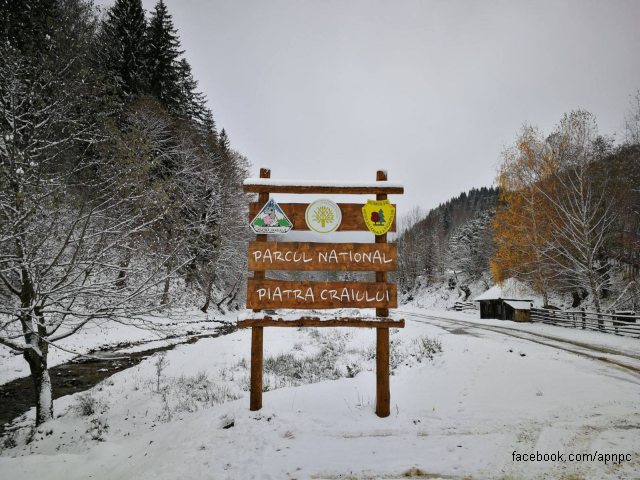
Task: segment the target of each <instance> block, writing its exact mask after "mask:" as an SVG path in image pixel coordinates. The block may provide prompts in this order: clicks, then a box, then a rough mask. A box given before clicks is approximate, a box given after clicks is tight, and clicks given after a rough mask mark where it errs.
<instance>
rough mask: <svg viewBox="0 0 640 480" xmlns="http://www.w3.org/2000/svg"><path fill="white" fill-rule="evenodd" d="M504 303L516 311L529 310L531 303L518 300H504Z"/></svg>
mask: <svg viewBox="0 0 640 480" xmlns="http://www.w3.org/2000/svg"><path fill="white" fill-rule="evenodd" d="M504 303H506V304H507V305H509V306H510V307H512V308H514V309H516V310H531V302H527V301H518V300H505V301H504Z"/></svg>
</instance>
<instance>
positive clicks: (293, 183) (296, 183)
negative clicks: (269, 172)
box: [244, 178, 404, 188]
mask: <svg viewBox="0 0 640 480" xmlns="http://www.w3.org/2000/svg"><path fill="white" fill-rule="evenodd" d="M244 185H267V186H275V187H359V188H380V187H393V188H404V187H403V186H402V183H401V182H389V181H380V182H364V181H363V182H349V181H328V180H272V179H270V178H247V179H246V180H245V181H244Z"/></svg>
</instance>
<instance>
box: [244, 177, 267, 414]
mask: <svg viewBox="0 0 640 480" xmlns="http://www.w3.org/2000/svg"><path fill="white" fill-rule="evenodd" d="M270 177H271V170H270V169H268V168H261V169H260V178H270ZM268 201H269V192H268V191H267V192H262V193H260V195H258V202H259V203H262V204H263V205H264V204H265V203H267V202H268ZM256 240H257V241H259V242H266V241H267V236H266V235H256ZM253 278H254V279H255V280H258V281H260V280H264V279H265V272H264V270H263V271H261V272H254V273H253ZM247 307H248V305H247ZM259 311H260V309H258V308H257V309H255V310H254V312H259ZM262 345H263V328H262V327H255V328H252V329H251V379H250V383H251V386H250V392H249V409H250V410H251V411H256V410H260V409H261V408H262V358H263V357H262V355H263V347H262Z"/></svg>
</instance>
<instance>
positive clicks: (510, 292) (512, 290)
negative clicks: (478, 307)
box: [474, 278, 535, 302]
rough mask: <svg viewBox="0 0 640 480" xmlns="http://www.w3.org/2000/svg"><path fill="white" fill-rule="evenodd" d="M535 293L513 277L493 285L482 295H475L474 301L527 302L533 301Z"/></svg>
mask: <svg viewBox="0 0 640 480" xmlns="http://www.w3.org/2000/svg"><path fill="white" fill-rule="evenodd" d="M534 297H535V295H534V294H532V293H531V292H530V291H529V289H528V288H527V287H525V286H524V285H522V284H521V283H519V282H516V281H515V280H514V279H513V278H510V279H509V280H506V281H505V282H504V283H503V284H502V286H500V285H494V286H493V287H491V288H490V289H489V290H487V291H486V292H484V293H483V294H482V295H480V296H478V297H476V298H475V299H474V301H476V302H478V301H480V300H507V299H508V300H524V301H528V302H532V301H534Z"/></svg>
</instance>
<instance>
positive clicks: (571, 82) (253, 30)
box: [99, 0, 640, 212]
mask: <svg viewBox="0 0 640 480" xmlns="http://www.w3.org/2000/svg"><path fill="white" fill-rule="evenodd" d="M99 3H106V4H109V3H111V2H99ZM165 3H166V4H167V6H168V8H169V12H170V13H171V14H172V15H173V18H174V22H175V24H176V27H177V28H178V30H179V35H180V39H181V41H182V46H183V49H184V50H186V54H185V55H186V57H187V58H188V60H189V61H190V63H191V65H192V67H193V71H194V74H195V76H196V78H197V79H198V80H199V82H200V88H201V90H202V91H203V92H204V93H205V94H206V95H207V97H208V99H209V106H210V108H211V109H212V110H213V114H214V117H215V119H216V121H217V124H218V127H219V128H222V127H224V128H225V129H226V130H227V132H228V133H229V136H230V138H231V142H232V145H233V146H234V147H235V148H237V149H239V150H240V151H241V152H242V153H243V154H245V155H246V156H247V157H248V158H249V159H250V160H251V162H252V163H253V164H254V173H255V175H257V173H258V169H259V167H260V166H262V165H268V166H270V167H271V168H272V178H286V179H336V180H369V179H371V180H373V179H375V170H376V169H378V168H386V169H387V170H388V171H389V180H399V181H402V182H403V183H404V185H405V192H406V193H405V195H404V197H403V198H399V197H396V198H395V199H393V200H394V201H396V202H397V203H398V205H399V207H400V208H401V212H402V211H404V212H406V211H407V209H408V208H410V207H411V206H413V205H420V206H421V207H423V208H425V209H429V208H432V207H435V206H437V205H438V204H439V203H440V202H443V201H445V200H447V199H448V198H450V197H452V196H455V195H458V194H459V193H460V192H462V191H466V190H468V189H470V188H472V187H481V186H489V185H491V184H492V183H493V180H494V177H495V166H496V162H497V160H498V156H499V154H500V151H501V148H502V146H503V145H504V144H505V143H509V142H511V141H512V140H513V138H514V136H515V134H516V132H517V130H518V129H519V128H520V126H521V125H522V123H523V122H525V121H528V122H530V123H534V124H537V125H538V126H540V127H541V128H542V129H543V130H544V131H545V132H549V131H550V130H551V129H552V128H553V126H554V125H555V124H556V123H557V122H558V121H559V120H560V118H561V116H562V114H563V113H564V112H568V111H570V110H571V109H575V108H578V107H581V108H585V109H587V110H589V111H591V112H593V113H594V114H595V115H596V117H597V120H598V123H599V125H600V130H601V131H602V132H603V133H607V134H612V133H615V132H616V131H619V130H620V126H621V123H622V119H623V116H624V112H625V110H626V109H627V108H628V105H629V98H630V97H629V96H630V95H631V94H632V93H633V92H634V91H635V90H636V89H637V88H639V87H640V28H639V27H638V19H639V18H640V0H629V1H611V0H606V1H605V0H603V1H557V0H556V1H548V2H543V1H530V2H518V1H513V0H509V1H492V2H479V1H468V2H462V1H402V0H400V1H398V0H394V1H392V0H387V1H352V0H335V1H300V0H295V1H262V0H255V1H242V0H240V1H238V0H233V1H231V0H229V1H211V0H166V2H165ZM154 4H155V1H154V0H145V1H144V5H145V8H146V9H147V10H150V9H151V8H152V7H153V5H154Z"/></svg>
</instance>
